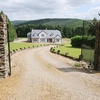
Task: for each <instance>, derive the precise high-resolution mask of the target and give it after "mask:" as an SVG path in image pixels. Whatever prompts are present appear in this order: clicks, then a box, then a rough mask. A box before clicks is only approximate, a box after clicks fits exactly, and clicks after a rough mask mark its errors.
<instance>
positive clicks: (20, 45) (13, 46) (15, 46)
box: [10, 42, 42, 51]
mask: <svg viewBox="0 0 100 100" xmlns="http://www.w3.org/2000/svg"><path fill="white" fill-rule="evenodd" d="M40 45H42V44H33V43H15V42H11V43H10V51H12V50H16V49H17V50H19V49H20V48H22V49H24V48H28V47H33V46H34V47H37V46H40Z"/></svg>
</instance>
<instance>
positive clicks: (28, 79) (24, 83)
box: [0, 46, 100, 100]
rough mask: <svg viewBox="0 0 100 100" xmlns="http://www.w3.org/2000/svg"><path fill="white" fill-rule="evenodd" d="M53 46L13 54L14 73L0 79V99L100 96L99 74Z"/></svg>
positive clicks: (91, 98) (95, 98) (86, 99)
mask: <svg viewBox="0 0 100 100" xmlns="http://www.w3.org/2000/svg"><path fill="white" fill-rule="evenodd" d="M50 47H51V46H47V47H39V48H34V49H27V50H24V51H21V52H18V53H16V54H14V55H13V56H12V57H11V62H12V76H11V77H8V78H5V79H2V78H1V79H0V100H100V74H99V73H89V72H88V71H85V70H84V69H82V68H75V67H73V65H74V64H75V63H76V62H75V61H73V60H70V59H67V58H64V57H62V56H59V55H56V54H52V53H50V52H49V49H50Z"/></svg>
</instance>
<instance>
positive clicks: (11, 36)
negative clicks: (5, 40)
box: [0, 11, 17, 42]
mask: <svg viewBox="0 0 100 100" xmlns="http://www.w3.org/2000/svg"><path fill="white" fill-rule="evenodd" d="M1 15H5V14H4V13H3V11H1V12H0V16H1ZM5 16H6V18H7V24H8V25H7V26H8V32H9V41H10V42H11V41H13V40H14V39H15V38H16V37H17V34H16V29H15V27H14V26H13V25H12V23H11V22H10V20H9V18H8V17H7V15H5Z"/></svg>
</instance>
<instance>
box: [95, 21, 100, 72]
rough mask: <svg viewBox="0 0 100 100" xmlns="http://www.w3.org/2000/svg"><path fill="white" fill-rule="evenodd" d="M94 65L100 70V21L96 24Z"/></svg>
mask: <svg viewBox="0 0 100 100" xmlns="http://www.w3.org/2000/svg"><path fill="white" fill-rule="evenodd" d="M94 65H95V67H94V68H95V70H100V21H99V22H97V24H96V41H95V54H94Z"/></svg>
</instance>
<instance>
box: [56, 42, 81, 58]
mask: <svg viewBox="0 0 100 100" xmlns="http://www.w3.org/2000/svg"><path fill="white" fill-rule="evenodd" d="M58 50H60V54H65V53H67V54H68V56H71V57H74V58H79V55H80V54H81V49H80V48H74V47H72V46H71V44H70V43H66V44H64V45H63V46H60V47H57V48H55V52H57V51H58Z"/></svg>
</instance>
